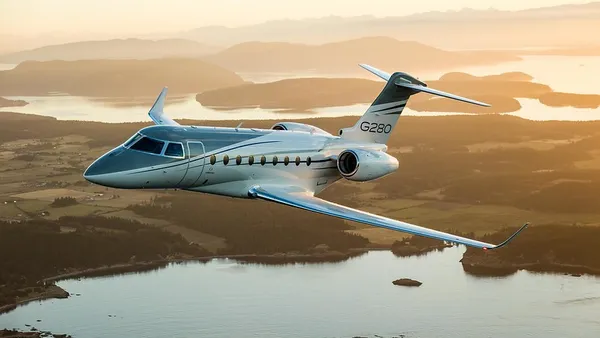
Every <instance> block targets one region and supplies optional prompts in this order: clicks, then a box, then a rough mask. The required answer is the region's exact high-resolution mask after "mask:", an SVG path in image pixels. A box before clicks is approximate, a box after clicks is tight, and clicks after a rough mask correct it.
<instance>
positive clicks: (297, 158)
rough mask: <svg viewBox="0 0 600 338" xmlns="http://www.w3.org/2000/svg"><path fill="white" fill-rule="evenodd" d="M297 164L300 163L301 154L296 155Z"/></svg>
mask: <svg viewBox="0 0 600 338" xmlns="http://www.w3.org/2000/svg"><path fill="white" fill-rule="evenodd" d="M296 165H297V166H298V165H300V156H296Z"/></svg>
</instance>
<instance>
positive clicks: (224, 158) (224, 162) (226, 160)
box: [223, 155, 229, 165]
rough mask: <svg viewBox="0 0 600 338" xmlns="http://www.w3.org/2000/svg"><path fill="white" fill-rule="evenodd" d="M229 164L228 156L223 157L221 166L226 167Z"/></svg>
mask: <svg viewBox="0 0 600 338" xmlns="http://www.w3.org/2000/svg"><path fill="white" fill-rule="evenodd" d="M228 163H229V156H227V155H225V156H223V164H224V165H227V164H228Z"/></svg>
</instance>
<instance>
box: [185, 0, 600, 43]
mask: <svg viewBox="0 0 600 338" xmlns="http://www.w3.org/2000/svg"><path fill="white" fill-rule="evenodd" d="M391 15H394V14H391ZM598 15H600V2H591V3H587V4H573V5H561V6H550V7H543V8H535V9H528V10H520V11H510V10H496V9H486V10H472V9H463V10H460V11H434V12H426V13H419V14H413V15H405V16H400V15H398V16H388V17H373V16H367V15H364V16H357V17H346V18H345V17H336V16H327V17H322V18H310V19H303V20H276V21H270V22H265V23H261V24H256V25H248V26H241V27H235V28H229V27H223V26H207V27H199V28H197V29H193V30H190V31H187V32H183V33H181V34H178V35H177V37H181V38H186V39H192V40H196V41H202V42H205V43H211V44H217V45H232V44H236V43H241V42H247V41H288V42H296V43H313V44H314V43H326V42H331V41H339V40H345V39H354V38H358V37H364V36H375V35H385V36H390V37H394V38H396V39H401V40H407V39H410V40H416V41H420V42H422V43H425V44H428V45H432V46H436V47H440V48H452V49H489V48H523V47H533V46H537V47H543V48H548V47H553V46H563V47H572V46H578V45H579V46H585V45H590V44H596V45H597V44H598V39H597V37H596V36H595V35H594V34H589V33H590V32H594V31H598V30H600V21H599V20H598ZM557 27H560V29H556V28H557ZM466 37H468V38H466ZM380 52H381V51H380Z"/></svg>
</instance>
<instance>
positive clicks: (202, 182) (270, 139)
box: [84, 126, 398, 197]
mask: <svg viewBox="0 0 600 338" xmlns="http://www.w3.org/2000/svg"><path fill="white" fill-rule="evenodd" d="M139 134H140V135H141V136H144V137H148V138H151V139H152V140H153V141H154V140H155V141H160V142H163V145H162V149H161V150H160V153H157V152H158V151H159V150H156V151H154V153H149V152H148V151H146V150H147V149H143V151H140V150H136V149H134V148H135V147H136V144H135V142H132V143H131V144H128V142H126V143H125V144H123V145H121V146H119V147H117V148H115V149H113V150H112V151H110V152H108V153H107V154H105V155H104V156H102V157H101V158H99V159H98V160H96V161H95V162H94V163H93V164H92V165H90V167H89V168H88V169H87V170H86V173H85V174H84V176H85V178H86V179H88V180H89V181H92V182H95V183H97V184H101V185H105V186H110V187H115V188H125V189H127V188H129V189H140V188H146V189H168V188H175V189H185V190H191V191H197V192H204V193H211V194H218V195H224V196H232V197H248V191H249V190H250V189H251V188H252V186H254V185H257V184H270V183H275V184H286V182H288V183H289V184H293V185H295V186H300V187H302V188H304V189H306V190H308V191H312V192H314V193H315V194H316V193H319V192H321V191H322V190H323V189H325V188H326V187H327V186H329V185H331V184H332V183H334V182H336V181H337V180H339V179H340V178H342V177H343V176H342V175H341V173H340V171H339V169H338V167H337V160H336V158H337V155H338V154H339V153H341V152H342V151H344V150H347V149H352V150H367V151H371V152H376V153H380V154H382V155H383V156H385V158H384V161H386V162H385V169H384V170H385V171H387V173H390V172H393V171H394V170H396V169H397V167H398V162H397V160H396V159H395V158H393V157H391V156H389V155H387V154H385V153H384V152H385V151H386V150H387V146H386V145H384V144H377V143H356V142H349V141H347V140H344V139H342V138H340V137H337V136H332V135H331V134H329V133H325V132H322V131H320V130H319V132H318V133H314V132H313V133H310V132H304V131H290V130H285V131H282V130H261V129H247V128H239V129H237V128H215V127H191V126H151V127H147V128H144V129H142V130H141V131H140V132H139ZM134 138H135V136H134ZM138 138H140V136H138ZM169 143H176V144H180V145H181V146H182V148H183V150H184V155H183V157H176V156H175V157H173V156H168V154H169V150H168V149H167V145H168V144H169ZM140 147H141V146H140ZM159 147H161V145H158V148H159ZM177 147H179V146H177ZM158 148H156V149H158ZM227 159H228V160H227ZM387 173H386V174H387ZM380 176H382V175H379V176H378V177H380Z"/></svg>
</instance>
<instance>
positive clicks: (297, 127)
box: [271, 122, 331, 136]
mask: <svg viewBox="0 0 600 338" xmlns="http://www.w3.org/2000/svg"><path fill="white" fill-rule="evenodd" d="M271 129H272V130H288V131H303V132H307V133H314V134H321V135H329V136H331V134H330V133H328V132H326V131H325V130H323V129H321V128H317V127H315V126H311V125H310V124H304V123H297V122H279V123H277V124H275V125H274V126H273V127H271Z"/></svg>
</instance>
